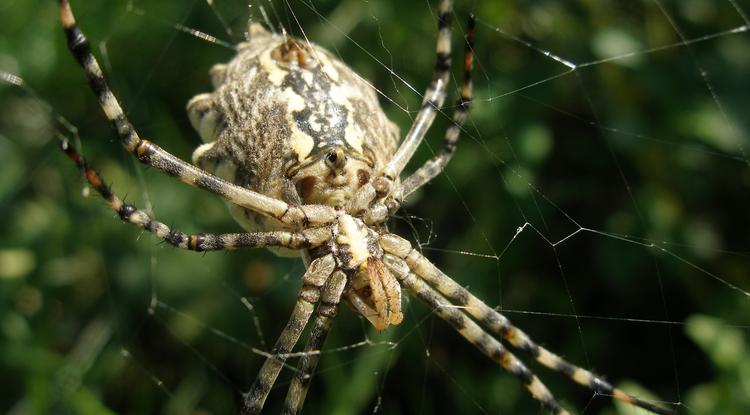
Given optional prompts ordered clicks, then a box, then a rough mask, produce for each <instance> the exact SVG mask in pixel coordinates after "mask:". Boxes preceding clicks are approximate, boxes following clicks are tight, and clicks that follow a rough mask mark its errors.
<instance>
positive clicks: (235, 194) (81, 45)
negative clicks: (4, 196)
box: [59, 0, 335, 226]
mask: <svg viewBox="0 0 750 415" xmlns="http://www.w3.org/2000/svg"><path fill="white" fill-rule="evenodd" d="M59 2H60V19H61V21H62V25H63V29H64V30H65V34H66V36H67V39H68V49H70V52H71V53H72V54H73V56H74V57H75V58H76V60H77V61H78V63H79V64H80V65H81V67H82V68H83V71H84V72H85V74H86V77H87V78H88V81H89V86H90V87H91V90H92V91H93V92H94V94H96V96H97V99H98V100H99V105H100V106H101V107H102V109H103V110H104V113H105V115H106V117H107V119H108V120H109V121H110V122H111V123H112V125H113V126H114V127H115V130H116V131H117V135H118V137H119V138H120V141H121V142H122V145H123V146H124V147H125V148H126V149H127V150H128V151H129V152H130V153H132V154H133V155H134V156H135V157H136V158H137V159H138V160H139V161H140V162H142V163H144V164H146V165H149V166H151V167H154V168H156V169H158V170H161V171H163V172H165V173H167V174H169V175H170V176H174V177H176V178H178V179H179V180H180V181H182V182H184V183H187V184H189V185H191V186H195V187H198V188H201V189H203V190H207V191H209V192H211V193H214V194H217V195H219V196H221V197H223V198H224V199H226V200H228V201H229V202H232V203H234V204H236V205H239V206H242V207H244V208H246V209H250V210H253V211H255V212H258V213H260V214H262V215H266V216H268V217H272V218H275V219H277V220H279V221H281V222H283V223H284V224H287V225H295V226H302V225H313V226H315V225H325V224H328V223H331V222H332V221H333V220H334V219H335V212H334V210H333V208H330V207H328V206H321V205H305V206H290V205H289V204H287V203H286V202H283V201H281V200H278V199H274V198H271V197H268V196H266V195H263V194H260V193H257V192H254V191H251V190H249V189H246V188H243V187H240V186H237V185H235V184H232V183H229V182H227V181H226V180H223V179H220V178H218V177H216V176H214V175H212V174H209V173H207V172H205V171H203V170H201V169H199V168H198V167H196V166H193V165H192V164H190V163H187V162H185V161H183V160H181V159H179V158H178V157H175V156H173V155H172V154H170V153H169V152H167V151H165V150H164V149H162V148H160V147H159V146H157V145H156V144H154V143H152V142H150V141H148V140H143V139H141V138H140V137H139V136H138V133H137V132H136V131H135V128H134V127H133V125H132V124H131V123H130V121H129V120H128V118H127V116H126V115H125V113H124V112H123V110H122V107H120V103H119V102H118V101H117V98H116V97H115V95H114V93H113V92H112V90H111V89H110V87H109V85H108V84H107V81H106V80H105V79H104V74H103V73H102V70H101V68H100V66H99V63H98V62H97V60H96V58H95V57H94V55H93V53H91V48H90V47H89V43H88V40H87V39H86V36H85V35H84V34H83V32H81V30H80V29H79V28H78V26H77V25H76V20H75V17H74V15H73V11H72V10H71V8H70V4H69V3H68V0H59Z"/></svg>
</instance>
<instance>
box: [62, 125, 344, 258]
mask: <svg viewBox="0 0 750 415" xmlns="http://www.w3.org/2000/svg"><path fill="white" fill-rule="evenodd" d="M60 148H61V149H62V150H63V151H64V152H65V154H67V155H68V157H69V158H70V159H71V160H72V161H73V162H74V163H75V164H76V166H77V167H78V168H79V169H80V170H81V172H82V173H83V174H84V176H86V180H87V181H88V182H89V184H90V185H91V187H93V188H94V190H96V192H97V193H99V195H101V197H102V198H103V199H104V200H105V201H106V202H107V205H109V207H110V208H112V210H114V211H115V212H117V215H118V216H120V219H122V220H123V221H124V222H127V223H131V224H133V225H135V226H138V227H140V228H142V229H144V230H146V231H149V232H151V233H153V234H154V235H156V237H158V238H159V239H161V240H163V241H165V242H167V243H169V244H170V245H172V246H174V247H177V248H180V249H188V250H191V251H224V250H230V249H236V248H263V247H271V246H274V247H284V248H289V249H308V248H314V247H316V246H319V245H321V244H323V243H325V242H326V241H328V240H329V239H331V237H332V234H331V231H330V229H328V228H325V227H322V228H310V229H304V230H302V231H300V232H287V231H272V232H241V233H225V234H186V233H184V232H181V231H179V230H177V229H171V228H170V227H169V226H167V225H165V224H164V223H163V222H160V221H158V220H156V219H154V218H152V217H151V216H149V214H148V213H146V212H144V211H142V210H140V209H138V208H137V207H135V206H133V205H131V204H129V203H125V202H123V201H122V199H120V198H119V197H117V195H116V194H114V193H113V192H112V189H110V187H109V185H107V183H106V182H104V180H102V178H101V177H100V176H99V174H98V173H97V172H96V170H94V169H93V168H91V167H90V166H89V165H88V163H87V162H86V160H85V159H84V158H83V156H81V155H80V154H79V153H78V152H77V151H75V149H74V148H73V147H72V146H71V145H70V143H69V142H68V140H67V139H65V138H61V139H60Z"/></svg>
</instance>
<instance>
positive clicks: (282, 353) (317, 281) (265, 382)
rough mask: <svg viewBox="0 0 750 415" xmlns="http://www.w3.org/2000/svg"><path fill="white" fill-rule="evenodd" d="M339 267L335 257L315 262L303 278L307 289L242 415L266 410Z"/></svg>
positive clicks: (280, 336) (301, 294) (248, 393)
mask: <svg viewBox="0 0 750 415" xmlns="http://www.w3.org/2000/svg"><path fill="white" fill-rule="evenodd" d="M335 265H336V263H335V260H334V259H333V256H332V255H330V254H329V255H326V256H324V257H321V258H318V259H315V260H313V261H312V262H311V263H310V266H309V267H308V268H307V272H305V275H304V277H303V278H302V282H303V286H302V289H301V290H300V292H299V295H298V296H297V302H296V303H295V305H294V311H292V315H291V317H289V322H287V324H286V327H284V330H283V331H282V332H281V335H279V339H278V340H277V341H276V344H274V346H273V348H272V349H271V354H270V356H268V357H267V358H266V361H265V362H264V363H263V367H261V369H260V372H259V373H258V377H257V378H255V382H253V385H252V386H251V387H250V391H248V392H247V393H246V394H245V395H244V396H243V405H242V414H244V415H248V414H258V413H260V411H261V409H263V404H264V403H265V402H266V398H267V397H268V393H269V392H271V388H272V387H273V384H274V383H276V378H277V377H278V376H279V372H280V371H281V368H282V367H283V366H284V362H285V361H286V358H287V355H288V354H289V352H291V351H292V348H294V345H295V344H297V341H298V340H299V337H300V336H301V335H302V331H303V330H304V329H305V326H306V325H307V322H308V321H309V320H310V316H311V315H312V312H313V309H314V308H315V304H316V303H317V302H318V299H319V298H320V289H321V287H323V285H324V284H325V282H326V280H327V279H328V277H329V276H330V275H331V273H332V272H333V268H334V266H335Z"/></svg>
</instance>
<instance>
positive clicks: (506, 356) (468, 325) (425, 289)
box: [383, 254, 569, 415]
mask: <svg viewBox="0 0 750 415" xmlns="http://www.w3.org/2000/svg"><path fill="white" fill-rule="evenodd" d="M383 262H384V263H385V264H386V266H387V267H388V268H390V270H391V271H392V272H393V275H395V276H396V278H398V279H399V281H400V282H401V285H403V287H404V288H406V289H407V290H409V291H411V292H412V293H414V295H416V296H417V298H419V299H420V300H421V301H422V302H424V303H425V304H427V305H428V306H429V307H430V308H431V309H432V311H433V313H435V314H436V315H437V316H438V317H440V318H441V319H443V320H445V321H446V322H447V323H448V324H450V325H451V326H453V328H455V329H456V331H458V332H459V334H461V335H462V336H463V337H464V338H465V339H466V340H468V341H469V343H471V344H472V345H474V347H476V348H477V349H479V351H480V352H482V353H483V354H484V355H485V356H487V357H489V358H490V359H492V360H494V361H495V362H496V363H498V364H499V365H500V366H501V367H502V368H503V369H505V370H506V371H508V372H509V373H511V374H513V375H514V376H516V377H517V378H519V379H520V380H521V382H522V383H523V385H524V386H525V387H526V389H527V390H528V391H529V393H531V396H533V397H534V399H536V400H537V401H539V402H540V403H541V404H542V406H544V407H545V408H546V409H547V410H549V411H550V412H551V413H553V414H556V415H568V414H569V413H568V411H566V410H565V409H564V408H563V407H562V406H560V404H559V403H558V402H557V400H556V399H555V397H554V396H553V395H552V393H551V392H550V391H549V389H547V387H546V386H545V385H544V384H543V383H542V381H541V380H539V378H537V377H536V375H534V374H533V373H532V372H531V370H529V369H528V368H527V367H526V366H525V365H524V364H523V362H521V361H520V360H518V358H517V357H516V356H514V355H513V353H511V352H510V351H508V349H506V348H505V346H503V345H502V343H500V342H499V341H498V340H497V339H495V338H494V337H492V336H490V335H489V334H487V332H486V331H484V330H483V329H482V328H481V327H479V325H478V324H477V323H475V322H474V320H472V319H470V318H469V317H468V316H467V315H466V314H464V312H463V311H462V310H461V309H458V308H455V307H454V306H453V304H451V303H450V302H449V301H448V300H446V299H445V297H443V296H442V295H440V293H438V292H437V291H436V290H435V289H434V288H432V287H430V286H429V285H428V284H427V283H426V282H425V281H424V280H422V279H420V278H418V277H417V276H416V275H414V274H413V273H412V272H410V270H409V267H408V266H407V265H406V263H405V262H404V261H403V260H402V259H401V258H398V257H397V256H395V255H391V254H385V255H383Z"/></svg>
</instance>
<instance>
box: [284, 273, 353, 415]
mask: <svg viewBox="0 0 750 415" xmlns="http://www.w3.org/2000/svg"><path fill="white" fill-rule="evenodd" d="M345 286H346V274H344V273H343V272H342V271H336V272H334V273H333V275H331V278H329V279H328V282H326V286H325V288H323V292H322V293H321V295H320V305H318V312H317V317H316V318H315V322H314V323H313V327H312V331H311V332H310V339H309V340H308V342H307V345H305V350H304V352H305V354H304V355H303V356H302V358H301V359H300V362H299V364H298V365H297V373H296V375H295V376H294V378H293V379H292V384H291V385H290V386H289V391H288V392H287V395H286V400H285V401H284V409H283V413H284V414H298V413H299V412H300V411H301V410H302V404H303V403H304V402H305V396H306V395H307V390H308V388H309V386H310V380H311V379H312V376H313V373H314V372H315V368H316V367H317V366H318V361H319V360H320V351H321V350H322V349H323V343H324V342H325V340H326V337H327V336H328V332H330V331H331V326H332V325H333V319H334V318H336V313H337V311H338V306H339V303H340V302H341V295H342V293H343V292H344V287H345Z"/></svg>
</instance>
